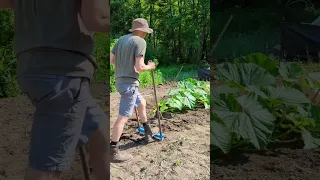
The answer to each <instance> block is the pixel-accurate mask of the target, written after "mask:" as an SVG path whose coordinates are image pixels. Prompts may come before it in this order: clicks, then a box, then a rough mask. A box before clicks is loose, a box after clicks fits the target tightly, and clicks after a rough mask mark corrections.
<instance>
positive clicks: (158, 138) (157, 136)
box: [153, 133, 166, 141]
mask: <svg viewBox="0 0 320 180" xmlns="http://www.w3.org/2000/svg"><path fill="white" fill-rule="evenodd" d="M153 138H154V139H157V140H160V141H162V140H164V138H166V137H165V136H164V135H163V134H162V133H157V134H155V135H153Z"/></svg>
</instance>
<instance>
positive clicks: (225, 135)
mask: <svg viewBox="0 0 320 180" xmlns="http://www.w3.org/2000/svg"><path fill="white" fill-rule="evenodd" d="M210 127H211V129H210V131H211V137H210V141H211V144H213V145H214V146H217V147H218V148H220V149H221V150H222V151H223V152H224V153H225V154H226V153H228V152H229V151H230V147H231V134H230V133H229V131H228V129H227V128H226V126H225V125H224V124H223V123H221V122H218V121H217V120H215V119H214V118H212V120H211V123H210Z"/></svg>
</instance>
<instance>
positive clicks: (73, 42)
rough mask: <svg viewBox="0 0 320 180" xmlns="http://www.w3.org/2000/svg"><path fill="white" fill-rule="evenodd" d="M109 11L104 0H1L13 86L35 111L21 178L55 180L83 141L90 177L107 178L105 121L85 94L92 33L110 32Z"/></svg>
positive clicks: (93, 65) (91, 64)
mask: <svg viewBox="0 0 320 180" xmlns="http://www.w3.org/2000/svg"><path fill="white" fill-rule="evenodd" d="M101 7H102V8H101ZM109 7H110V2H109V1H107V0H47V1H43V0H1V1H0V8H10V9H14V16H15V40H16V54H17V60H18V82H19V84H20V86H21V89H22V91H23V92H24V93H25V94H26V95H27V96H28V97H29V99H30V100H31V102H32V104H33V105H34V106H35V108H36V112H35V114H34V120H33V125H32V130H31V140H30V150H29V163H28V168H27V171H26V173H25V177H24V179H25V180H58V179H60V174H61V172H63V171H66V170H69V169H70V166H71V163H72V161H73V159H74V155H75V151H76V148H77V147H79V146H82V145H83V144H84V143H86V142H88V144H89V153H90V162H91V165H92V168H93V174H94V175H95V179H96V180H107V179H110V171H109V169H110V168H109V167H110V166H109V164H110V163H109V158H110V152H109V136H110V134H109V133H107V132H108V129H105V127H103V126H102V125H103V123H104V122H107V120H108V119H107V117H106V116H105V114H104V112H103V110H102V109H101V108H100V106H99V105H98V104H97V103H96V102H95V101H94V99H93V97H92V96H91V93H90V90H89V85H90V82H91V79H92V76H93V74H94V72H95V70H96V69H97V63H96V61H95V59H94V57H93V56H92V54H93V48H94V41H93V32H102V33H108V32H109V27H110V17H109ZM108 128H109V127H108ZM9 179H10V178H9Z"/></svg>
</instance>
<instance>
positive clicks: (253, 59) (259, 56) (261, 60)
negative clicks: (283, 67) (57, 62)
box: [235, 52, 279, 76]
mask: <svg viewBox="0 0 320 180" xmlns="http://www.w3.org/2000/svg"><path fill="white" fill-rule="evenodd" d="M235 62H236V63H239V62H242V63H243V62H245V63H254V64H257V65H258V66H260V67H262V68H264V69H266V70H267V71H268V72H269V73H270V74H271V75H273V76H278V75H279V71H278V64H277V62H276V61H275V60H274V59H272V58H270V57H269V56H267V55H265V54H263V53H260V52H258V53H252V54H249V55H248V56H243V57H240V58H237V59H235Z"/></svg>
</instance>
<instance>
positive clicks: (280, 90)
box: [266, 86, 311, 107]
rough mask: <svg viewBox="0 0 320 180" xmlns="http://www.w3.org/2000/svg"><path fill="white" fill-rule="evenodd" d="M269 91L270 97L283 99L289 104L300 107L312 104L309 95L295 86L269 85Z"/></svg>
mask: <svg viewBox="0 0 320 180" xmlns="http://www.w3.org/2000/svg"><path fill="white" fill-rule="evenodd" d="M266 89H267V90H268V92H269V94H268V97H269V98H272V99H279V100H282V101H283V102H284V103H286V104H288V105H297V106H299V107H306V105H310V103H311V101H310V99H309V98H307V96H306V95H305V94H304V93H302V92H300V91H298V90H297V89H293V88H286V87H282V86H278V87H267V88H266Z"/></svg>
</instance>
